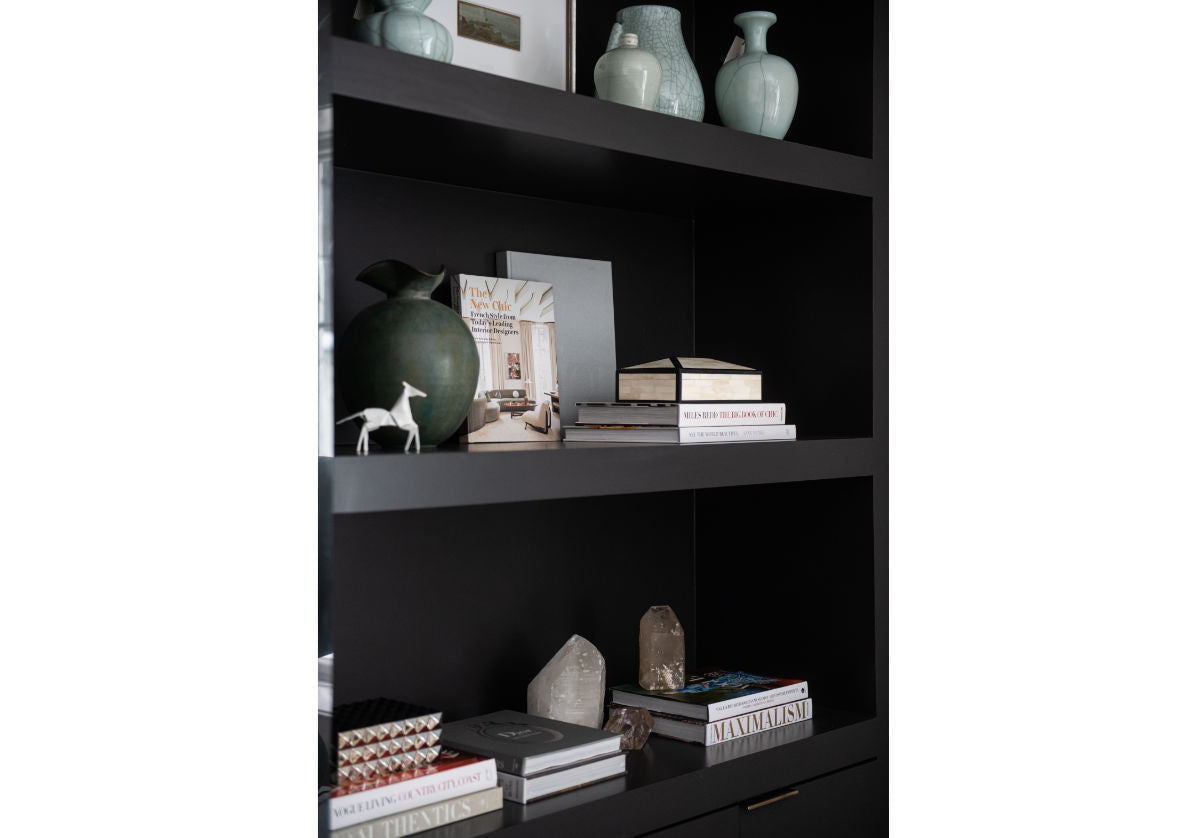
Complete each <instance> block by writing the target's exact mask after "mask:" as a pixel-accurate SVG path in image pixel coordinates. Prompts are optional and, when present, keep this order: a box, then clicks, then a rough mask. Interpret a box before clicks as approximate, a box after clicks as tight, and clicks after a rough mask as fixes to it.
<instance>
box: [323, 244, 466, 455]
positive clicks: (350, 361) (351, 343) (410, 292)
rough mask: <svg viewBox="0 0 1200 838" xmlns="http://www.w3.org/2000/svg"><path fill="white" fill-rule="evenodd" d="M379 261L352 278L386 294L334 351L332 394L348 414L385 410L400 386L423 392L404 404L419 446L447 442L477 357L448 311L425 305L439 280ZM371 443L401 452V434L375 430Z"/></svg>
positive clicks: (355, 321)
mask: <svg viewBox="0 0 1200 838" xmlns="http://www.w3.org/2000/svg"><path fill="white" fill-rule="evenodd" d="M445 275H446V272H445V270H444V269H439V270H438V272H437V273H436V274H428V273H425V272H424V271H421V270H418V269H416V268H414V267H411V266H409V265H406V264H404V263H403V262H397V261H396V260H394V259H386V260H384V261H382V262H376V263H375V264H373V265H369V266H368V267H366V268H363V270H362V271H361V272H360V273H359V275H358V276H357V277H356V278H357V279H358V281H359V282H363V283H366V284H367V285H370V286H371V287H372V288H375V289H377V290H379V291H382V292H383V293H385V294H387V299H386V300H381V301H379V302H377V303H373V304H372V305H369V306H367V307H366V308H365V309H363V310H362V311H360V312H359V313H358V315H357V316H355V318H354V319H353V320H351V321H350V324H349V325H348V326H347V327H346V331H345V333H344V334H343V335H342V338H341V340H340V341H338V343H337V345H336V347H335V351H334V359H335V360H334V365H335V367H334V368H335V370H336V374H337V385H338V392H339V394H340V395H341V397H342V400H343V401H344V402H345V404H346V408H347V410H348V411H349V413H357V412H358V411H360V410H362V409H363V408H367V407H383V408H391V407H392V405H393V404H395V403H396V399H398V398H400V391H401V390H402V389H403V387H404V384H403V382H405V381H407V382H408V383H409V384H411V385H413V386H414V387H416V388H417V389H418V390H423V391H424V392H425V394H426V395H425V397H424V398H418V397H413V398H412V399H410V400H409V407H410V408H411V409H412V415H413V419H414V420H415V421H416V423H417V427H418V428H420V430H421V447H422V448H431V447H433V446H435V445H437V444H438V443H440V442H444V441H445V440H446V439H448V438H449V437H450V436H451V435H452V434H454V432H455V431H456V430H458V428H459V426H460V425H461V424H462V421H463V419H465V418H466V416H467V411H468V410H470V408H471V399H472V398H473V397H474V395H475V385H476V382H477V381H478V380H479V353H478V352H477V351H476V349H475V341H474V339H473V338H472V337H471V331H470V330H469V329H468V328H467V325H466V324H465V323H464V322H463V319H462V318H461V317H459V316H458V315H457V314H455V313H454V311H453V309H451V308H450V307H449V306H444V305H442V304H441V303H439V302H436V301H434V300H431V299H430V295H431V294H432V293H433V290H434V289H435V288H437V287H438V285H440V284H441V282H442V279H444V278H445ZM371 439H373V440H375V441H376V442H378V443H379V444H380V445H382V446H383V447H385V448H402V447H403V446H404V443H405V441H406V440H407V439H408V433H407V432H406V431H401V430H398V429H396V428H380V429H379V430H378V431H375V432H374V433H372V434H371Z"/></svg>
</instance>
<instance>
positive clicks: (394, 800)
mask: <svg viewBox="0 0 1200 838" xmlns="http://www.w3.org/2000/svg"><path fill="white" fill-rule="evenodd" d="M495 785H497V777H496V761H495V760H494V759H491V758H489V757H482V756H477V755H475V754H463V753H458V752H454V754H449V753H446V752H443V753H442V755H441V756H440V757H439V758H438V759H437V760H435V761H434V762H433V763H432V764H430V765H425V766H422V767H420V768H414V769H412V770H411V771H404V772H401V773H399V774H392V775H389V776H388V777H384V778H381V779H378V780H371V781H368V782H365V783H355V784H352V785H349V786H341V787H339V788H337V789H335V790H334V791H333V793H332V794H331V795H330V797H329V828H330V829H341V828H342V827H344V826H353V825H354V824H356V823H361V822H362V821H369V820H374V819H376V818H382V817H384V816H386V815H394V814H396V813H397V812H404V811H407V810H408V809H415V808H417V807H419V806H424V805H426V804H428V803H437V802H439V801H442V800H449V799H450V798H453V797H461V796H462V795H464V794H469V793H471V792H474V791H479V790H481V789H486V788H491V787H493V786H495Z"/></svg>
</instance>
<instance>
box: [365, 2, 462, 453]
mask: <svg viewBox="0 0 1200 838" xmlns="http://www.w3.org/2000/svg"><path fill="white" fill-rule="evenodd" d="M432 2H433V0H382V2H381V3H380V5H381V6H383V7H384V8H383V9H381V10H380V11H378V12H375V13H374V14H369V15H367V16H366V17H364V18H363V19H362V20H360V21H359V22H358V37H359V38H360V39H362V40H364V41H366V42H367V43H368V44H374V45H375V46H377V47H387V48H388V49H394V50H396V51H397V52H407V53H408V54H409V55H421V56H424V57H425V58H432V59H433V60H434V61H446V62H448V61H450V59H451V58H453V57H454V39H453V38H451V37H450V32H449V30H448V29H446V27H445V26H442V24H440V23H438V22H437V21H436V20H434V19H433V18H431V17H429V16H428V15H426V14H424V12H425V10H426V9H427V8H429V4H430V3H432ZM422 441H423V440H422Z"/></svg>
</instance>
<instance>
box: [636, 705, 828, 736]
mask: <svg viewBox="0 0 1200 838" xmlns="http://www.w3.org/2000/svg"><path fill="white" fill-rule="evenodd" d="M651 715H653V716H654V732H655V733H657V734H659V735H660V736H667V737H670V738H671V739H682V740H683V741H684V742H703V743H704V744H705V745H706V746H707V745H719V744H721V743H722V742H728V741H729V740H731V739H739V738H741V737H743V736H750V735H752V734H755V733H762V732H763V731H765V730H774V729H775V728H778V727H785V726H787V725H794V724H796V723H797V722H802V721H805V720H806V719H811V718H812V699H811V698H805V699H802V700H800V701H789V702H787V703H786V704H776V705H775V706H773V707H767V708H764V709H762V710H754V711H752V712H750V713H743V714H742V715H740V716H731V717H729V718H728V719H721V720H720V721H717V722H707V723H706V722H703V721H701V720H700V719H689V718H687V717H686V716H669V715H665V714H662V713H653V714H651Z"/></svg>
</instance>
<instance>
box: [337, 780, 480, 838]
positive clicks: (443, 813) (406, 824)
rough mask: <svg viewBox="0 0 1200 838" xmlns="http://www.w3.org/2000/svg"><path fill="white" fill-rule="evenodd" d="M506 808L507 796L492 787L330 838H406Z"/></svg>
mask: <svg viewBox="0 0 1200 838" xmlns="http://www.w3.org/2000/svg"><path fill="white" fill-rule="evenodd" d="M503 806H504V793H503V792H502V791H501V789H500V787H499V786H492V787H491V788H487V789H483V790H482V791H474V792H471V793H470V794H464V795H462V796H461V797H452V798H450V799H449V800H442V801H440V802H438V803H430V804H429V805H427V806H421V807H420V808H418V809H409V810H408V811H407V812H400V813H398V814H395V815H388V816H387V817H383V818H376V819H375V820H373V821H366V822H365V823H359V824H355V825H354V826H348V827H346V828H344V829H337V830H334V831H333V832H331V833H330V834H329V838H404V836H406V835H415V834H417V833H418V832H424V831H425V830H427V829H435V828H437V827H439V826H445V825H446V824H449V823H454V822H455V821H461V820H466V819H467V818H474V817H478V816H479V815H485V814H487V813H488V812H495V811H496V810H497V809H500V808H502V807H503Z"/></svg>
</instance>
